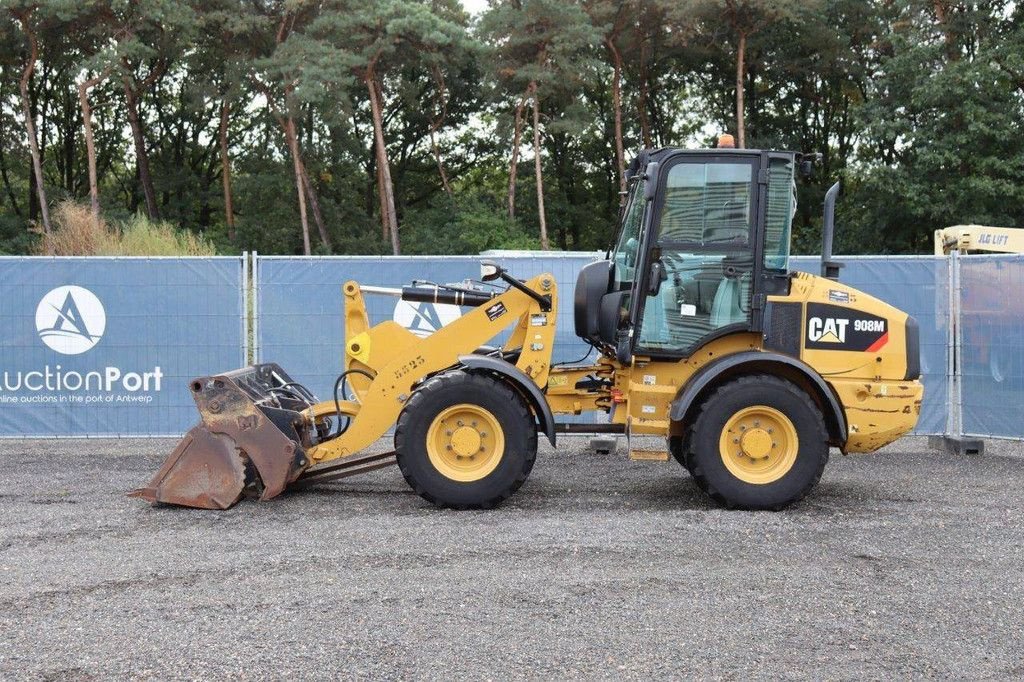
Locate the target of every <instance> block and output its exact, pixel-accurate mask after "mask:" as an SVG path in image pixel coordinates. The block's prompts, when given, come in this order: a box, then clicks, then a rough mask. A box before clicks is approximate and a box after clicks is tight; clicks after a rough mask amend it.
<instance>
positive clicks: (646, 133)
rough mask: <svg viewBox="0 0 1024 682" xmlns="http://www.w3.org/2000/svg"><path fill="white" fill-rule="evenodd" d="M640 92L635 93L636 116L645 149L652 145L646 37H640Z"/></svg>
mask: <svg viewBox="0 0 1024 682" xmlns="http://www.w3.org/2000/svg"><path fill="white" fill-rule="evenodd" d="M639 80H640V92H639V94H638V95H637V106H636V112H637V116H638V117H639V118H640V139H641V140H642V141H643V143H644V148H645V149H651V148H653V147H654V140H653V139H652V138H651V121H650V119H649V118H648V117H647V90H648V87H649V85H650V84H649V82H648V79H647V37H646V36H641V38H640V78H639Z"/></svg>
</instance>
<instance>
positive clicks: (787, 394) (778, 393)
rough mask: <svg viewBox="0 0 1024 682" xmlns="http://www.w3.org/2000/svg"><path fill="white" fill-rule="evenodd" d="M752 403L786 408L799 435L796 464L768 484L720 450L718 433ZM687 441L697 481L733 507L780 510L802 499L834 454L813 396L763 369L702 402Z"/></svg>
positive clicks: (727, 386) (724, 504)
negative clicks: (745, 475)
mask: <svg viewBox="0 0 1024 682" xmlns="http://www.w3.org/2000/svg"><path fill="white" fill-rule="evenodd" d="M753 405H767V406H769V407H773V408H775V409H776V410H779V411H780V412H782V413H783V414H785V415H786V416H787V417H788V418H789V419H790V421H791V422H792V423H793V426H794V427H795V428H796V433H797V438H798V439H799V450H798V452H797V456H796V461H795V462H793V466H792V468H791V469H790V470H789V471H788V472H787V473H786V474H785V475H784V476H783V477H782V478H780V479H779V480H777V481H773V482H771V483H766V484H754V483H747V482H746V481H743V480H741V479H739V478H737V477H736V476H734V475H733V474H732V473H731V472H730V471H729V470H728V469H727V468H726V466H725V463H724V462H723V461H722V456H721V453H720V452H719V442H718V441H719V436H720V434H721V432H722V429H723V428H724V427H725V424H726V422H727V421H728V420H729V418H730V417H731V416H732V415H734V414H735V413H736V412H738V411H739V410H741V409H743V408H745V407H750V406H753ZM686 442H687V447H686V454H685V457H686V460H687V461H688V462H689V463H690V466H688V467H687V469H689V470H690V473H691V475H692V476H693V478H694V480H695V481H696V482H697V485H698V486H700V488H701V489H702V490H704V492H706V493H707V494H708V495H709V496H710V497H711V498H712V499H713V500H715V501H716V502H718V503H719V504H721V505H723V506H725V507H727V508H729V509H749V510H773V511H777V510H779V509H782V508H784V507H788V506H789V505H791V504H793V503H795V502H798V501H799V500H801V499H803V497H804V496H805V495H807V493H808V492H810V491H811V489H812V488H814V486H815V485H816V484H817V483H818V480H819V479H820V478H821V474H822V472H823V471H824V469H825V464H827V463H828V455H829V444H828V432H827V431H826V429H825V422H824V420H823V418H822V415H821V411H820V410H819V409H818V406H817V405H816V404H815V403H814V401H813V400H811V398H810V396H808V395H807V394H806V393H805V392H804V391H803V390H801V389H800V388H799V387H798V386H796V385H795V384H792V383H790V382H788V381H785V380H783V379H779V378H777V377H773V376H769V375H764V374H758V375H752V376H747V377H742V378H739V379H735V380H733V381H730V382H729V383H727V384H723V385H722V386H721V387H719V388H718V389H716V390H715V391H714V392H713V393H712V394H711V395H710V396H708V398H707V399H706V400H705V401H704V403H703V405H701V407H700V410H699V412H698V413H697V417H696V419H694V421H693V427H692V428H691V431H690V433H689V437H688V438H687V439H686ZM684 466H685V464H684Z"/></svg>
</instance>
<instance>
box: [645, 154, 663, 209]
mask: <svg viewBox="0 0 1024 682" xmlns="http://www.w3.org/2000/svg"><path fill="white" fill-rule="evenodd" d="M660 165H661V164H659V163H658V162H657V161H651V162H650V163H649V164H647V170H646V171H645V172H644V199H646V200H647V201H651V200H652V199H654V195H655V193H657V191H658V167H659V166H660Z"/></svg>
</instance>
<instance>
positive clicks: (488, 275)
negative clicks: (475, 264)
mask: <svg viewBox="0 0 1024 682" xmlns="http://www.w3.org/2000/svg"><path fill="white" fill-rule="evenodd" d="M501 273H502V269H501V266H500V265H498V264H497V263H495V262H494V261H492V260H482V261H480V279H481V280H482V281H484V282H490V281H493V280H496V279H498V278H499V277H501Z"/></svg>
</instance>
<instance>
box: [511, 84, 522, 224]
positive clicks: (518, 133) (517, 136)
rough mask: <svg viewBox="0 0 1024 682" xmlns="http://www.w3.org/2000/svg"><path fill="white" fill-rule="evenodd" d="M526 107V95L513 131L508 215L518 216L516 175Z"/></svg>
mask: <svg viewBox="0 0 1024 682" xmlns="http://www.w3.org/2000/svg"><path fill="white" fill-rule="evenodd" d="M525 107H526V95H523V96H522V97H520V98H519V104H517V105H516V117H515V123H514V126H513V127H514V132H513V133H512V158H511V159H510V160H509V162H508V217H509V218H515V217H516V176H517V175H518V174H519V145H521V144H522V140H523V109H524V108H525Z"/></svg>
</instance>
